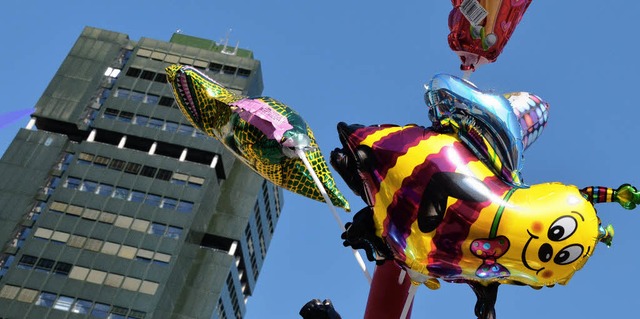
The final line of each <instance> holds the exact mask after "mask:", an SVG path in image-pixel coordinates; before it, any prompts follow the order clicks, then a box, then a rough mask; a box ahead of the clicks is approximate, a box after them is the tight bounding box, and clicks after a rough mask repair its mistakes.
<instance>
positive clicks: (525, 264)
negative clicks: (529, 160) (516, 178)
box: [497, 183, 600, 286]
mask: <svg viewBox="0 0 640 319" xmlns="http://www.w3.org/2000/svg"><path fill="white" fill-rule="evenodd" d="M509 203H510V204H511V205H508V206H507V207H506V208H505V210H504V213H503V214H502V216H501V220H500V226H498V229H497V233H498V234H501V235H503V236H505V237H507V238H510V242H511V248H510V250H509V251H507V252H506V253H505V255H504V257H503V258H504V260H505V261H506V260H508V261H509V265H507V266H506V267H507V268H508V269H509V270H510V273H511V275H510V276H509V277H508V278H506V279H508V280H513V281H517V282H521V283H525V284H528V285H531V286H544V285H552V284H555V283H560V284H566V283H567V281H568V280H569V279H570V278H571V276H573V273H574V272H575V271H576V270H578V269H580V268H582V266H584V264H585V263H586V262H587V259H588V258H589V256H590V255H591V254H592V253H593V251H594V249H595V245H596V244H597V242H598V238H599V228H600V222H599V220H598V217H597V216H596V211H595V209H594V207H593V205H592V204H591V203H590V202H589V201H587V200H586V199H585V198H584V197H583V196H582V195H581V194H580V192H579V190H578V189H577V188H576V187H573V186H567V185H563V184H559V183H550V184H539V185H533V186H531V187H530V188H527V189H518V190H517V191H514V192H513V194H512V196H511V197H510V198H509Z"/></svg>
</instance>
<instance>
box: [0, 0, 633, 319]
mask: <svg viewBox="0 0 640 319" xmlns="http://www.w3.org/2000/svg"><path fill="white" fill-rule="evenodd" d="M451 8H452V6H451V2H450V1H445V0H440V1H404V2H402V4H401V5H397V4H396V5H393V4H391V2H388V1H378V0H373V1H367V2H364V1H362V2H356V1H335V0H327V1H322V2H311V1H293V0H290V1H284V0H279V1H276V0H273V1H259V0H238V1H218V0H210V1H195V0H186V1H166V0H164V1H143V0H138V1H120V0H112V1H100V2H90V1H78V0H74V1H71V0H69V1H10V2H7V3H5V4H3V12H4V17H3V19H2V20H0V35H1V38H2V43H3V48H2V50H0V60H1V61H5V65H3V67H2V75H3V76H2V77H1V78H0V96H2V97H3V100H2V104H1V106H0V114H5V113H8V112H12V111H17V110H21V109H25V108H30V107H33V106H34V105H35V103H36V102H37V100H38V99H39V97H40V95H41V94H42V93H43V91H44V90H45V88H46V86H47V84H48V83H49V81H50V80H51V78H52V77H53V75H54V74H55V72H56V71H57V69H58V67H59V66H60V64H61V62H62V61H63V59H64V57H65V56H66V54H67V53H68V52H69V50H70V48H71V47H72V45H73V43H74V42H75V40H76V38H77V37H78V35H79V34H80V32H81V30H82V28H83V27H84V26H93V27H98V28H103V29H108V30H113V31H117V32H122V33H127V34H129V36H130V38H131V39H132V40H139V39H140V38H141V37H148V38H154V39H158V40H165V41H166V40H168V39H169V38H170V37H171V34H172V33H173V32H174V31H176V30H177V29H181V30H182V31H183V33H185V34H188V35H193V36H198V37H203V38H210V39H213V40H220V39H222V38H224V37H225V35H226V34H227V32H228V30H229V29H232V31H231V33H230V43H233V44H235V43H236V42H237V41H239V43H240V46H241V47H243V48H247V49H250V50H252V51H254V54H255V57H256V58H257V59H259V60H261V61H262V68H263V74H264V83H265V90H264V95H268V96H272V97H275V98H277V99H279V100H281V101H283V102H285V103H287V104H289V105H290V106H291V107H293V108H294V109H296V110H297V111H298V112H299V113H300V114H301V115H302V116H303V117H304V118H305V119H306V120H307V122H308V123H309V125H310V126H311V127H312V129H313V130H314V132H315V135H316V138H317V140H318V143H319V145H320V147H321V149H322V150H323V152H324V154H325V156H327V157H328V155H329V152H330V151H331V150H332V149H333V148H335V147H338V146H339V141H338V137H337V134H336V131H335V125H336V123H337V122H339V121H345V122H348V123H361V124H382V123H392V124H407V123H417V124H421V125H425V126H429V125H430V123H429V120H428V116H427V109H426V107H425V105H424V103H423V99H422V96H423V93H424V89H423V84H424V83H426V82H428V81H429V79H430V78H431V77H432V76H433V75H435V74H437V73H450V74H453V75H458V76H460V75H461V72H460V71H459V69H458V65H459V60H458V57H457V56H456V55H455V54H454V53H453V52H452V51H451V50H450V49H449V46H448V44H447V40H446V39H447V35H448V33H449V31H448V27H447V17H448V14H449V11H450V10H451ZM638 12H640V2H637V1H631V0H625V1H615V2H595V1H580V2H577V1H540V0H534V1H533V3H532V4H531V6H530V7H529V10H528V11H527V12H526V14H525V16H524V18H523V20H522V22H521V23H520V25H519V27H518V28H517V29H516V31H515V33H514V34H513V36H512V38H511V40H510V42H509V43H508V44H507V46H506V47H505V49H504V51H503V52H502V55H501V56H500V57H499V58H498V60H497V61H496V63H493V64H489V65H485V66H482V67H480V68H479V70H478V71H477V72H476V73H475V74H473V75H472V77H471V80H472V81H473V82H474V83H475V84H476V85H477V86H479V87H480V88H481V89H484V90H490V91H494V92H498V93H506V92H514V91H528V92H532V93H535V94H537V95H539V96H540V97H542V98H543V99H545V100H547V101H548V102H549V103H550V105H551V108H550V120H549V124H548V126H547V127H546V129H545V131H544V133H543V134H542V136H541V137H540V138H539V139H538V140H537V141H536V143H535V144H534V145H533V146H532V147H531V148H530V149H528V150H527V152H526V155H525V159H526V161H525V164H524V172H523V176H524V178H525V180H526V181H527V182H528V183H531V184H533V183H540V182H550V181H559V182H563V183H567V184H574V185H578V186H580V187H584V186H589V185H603V186H609V187H617V186H618V185H620V184H622V183H625V182H629V183H632V184H635V185H640V172H639V169H638V165H637V162H638V155H639V154H640V150H639V147H638V145H639V143H638V139H637V138H638V128H637V126H638V124H637V123H638V122H637V121H638V119H639V118H640V108H639V107H638V103H637V101H638V97H637V94H638V92H639V90H638V84H639V83H640V81H638V74H639V73H640V67H639V66H638V64H637V60H638V58H637V52H638V49H639V48H638V45H637V41H635V39H636V38H637V35H636V34H635V32H636V31H637V30H638V27H637V25H636V24H635V23H634V22H633V21H637V13H638ZM27 121H28V118H26V117H25V118H22V119H20V120H19V121H18V122H16V123H14V124H11V125H6V126H4V125H3V126H2V128H0V150H4V149H6V147H7V146H8V144H9V143H10V141H11V140H12V139H13V137H14V136H15V134H16V132H17V130H18V129H19V127H22V126H24V125H26V123H27ZM335 177H336V179H337V180H338V182H339V185H340V186H341V189H342V190H343V192H344V193H345V194H346V195H347V196H348V199H349V200H350V202H351V206H352V207H353V209H354V211H357V210H359V209H360V208H361V207H362V206H363V203H362V201H361V200H360V198H359V197H357V196H355V195H353V194H352V193H351V192H350V190H349V189H348V187H346V185H345V184H344V183H343V182H342V180H340V178H339V177H338V176H337V174H336V176H335ZM598 210H599V216H600V218H601V219H602V220H603V223H604V224H608V223H611V224H613V226H614V227H615V229H616V237H615V239H614V243H613V246H612V247H611V248H609V249H607V248H606V247H605V246H604V245H602V244H601V245H599V247H598V248H597V250H596V252H595V254H594V256H593V257H592V258H591V259H590V260H589V262H588V263H587V264H586V266H585V267H584V269H582V270H580V271H579V272H577V273H576V275H575V276H574V277H573V279H572V280H571V282H569V284H568V285H567V286H556V287H555V288H552V289H542V290H533V289H531V288H528V287H513V286H504V285H503V286H502V287H501V288H500V292H499V295H498V302H497V305H496V309H497V313H498V316H499V317H500V318H540V317H541V316H544V317H546V318H564V317H572V318H601V317H604V316H611V317H614V318H628V317H631V316H633V315H631V314H633V313H634V312H635V311H636V309H637V307H636V304H637V297H636V295H637V294H636V293H635V292H636V291H635V290H634V289H635V288H636V287H637V286H638V285H639V284H640V277H639V276H638V267H637V265H638V264H639V263H640V253H639V252H638V247H640V235H638V231H637V226H638V225H640V216H638V214H637V212H629V211H625V210H623V209H622V208H621V207H619V206H618V205H615V204H609V205H599V206H598ZM341 216H342V219H343V220H344V221H348V220H350V219H351V214H347V213H345V212H341ZM339 236H340V230H339V228H338V226H337V224H336V223H335V221H334V219H333V218H332V216H331V214H330V211H329V210H328V208H327V207H326V206H324V205H322V204H321V203H316V202H313V201H311V200H308V199H306V198H303V197H301V196H298V195H295V194H292V193H289V192H287V193H286V194H285V207H284V211H283V214H282V215H281V219H280V222H279V224H278V225H277V228H276V234H275V237H274V239H273V241H272V242H271V246H270V248H269V254H268V257H267V259H266V264H265V265H264V267H263V269H262V272H261V275H260V278H259V282H258V285H257V289H256V291H255V293H254V295H253V296H252V297H251V298H250V299H249V302H248V305H247V307H248V313H247V317H246V318H248V319H258V318H299V316H298V315H297V312H298V310H299V309H300V307H301V306H302V305H303V304H304V303H305V302H306V301H308V300H310V299H312V298H321V299H324V298H330V299H332V300H333V302H334V304H335V305H336V307H337V309H338V310H339V312H340V313H341V314H342V315H343V318H345V319H348V318H361V317H362V316H363V313H364V308H365V304H366V299H367V294H368V287H367V282H366V280H365V279H364V276H363V275H362V273H361V272H360V270H359V269H358V267H357V265H356V262H355V261H354V259H353V256H352V254H351V252H350V250H349V249H346V248H343V247H342V244H341V240H340V238H339ZM369 268H370V270H371V271H372V270H373V264H369ZM474 303H475V297H474V295H473V293H472V292H471V290H470V289H469V288H468V287H467V286H466V285H459V284H446V283H443V285H442V288H441V289H440V290H437V291H430V290H428V289H426V288H425V287H422V288H421V289H420V290H419V291H418V294H417V297H416V302H415V305H414V313H413V318H471V317H473V306H474Z"/></svg>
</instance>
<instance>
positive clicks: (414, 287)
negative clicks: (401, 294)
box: [400, 283, 419, 319]
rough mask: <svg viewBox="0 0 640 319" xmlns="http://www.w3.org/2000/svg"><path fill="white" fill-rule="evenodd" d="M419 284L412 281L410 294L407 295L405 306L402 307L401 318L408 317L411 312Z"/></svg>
mask: <svg viewBox="0 0 640 319" xmlns="http://www.w3.org/2000/svg"><path fill="white" fill-rule="evenodd" d="M418 287H419V285H416V284H414V283H411V287H409V294H408V295H407V300H405V301H404V308H402V313H401V314H400V319H406V318H407V314H408V313H409V308H411V303H412V302H413V298H414V297H415V296H416V291H418Z"/></svg>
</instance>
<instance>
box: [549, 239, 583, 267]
mask: <svg viewBox="0 0 640 319" xmlns="http://www.w3.org/2000/svg"><path fill="white" fill-rule="evenodd" d="M583 250H584V249H583V248H582V245H579V244H574V245H569V246H567V247H565V248H564V249H562V250H561V251H559V252H558V254H557V255H556V256H555V257H554V258H553V262H554V263H556V264H558V265H566V264H570V263H572V262H574V261H576V259H578V258H579V257H580V256H582V251H583Z"/></svg>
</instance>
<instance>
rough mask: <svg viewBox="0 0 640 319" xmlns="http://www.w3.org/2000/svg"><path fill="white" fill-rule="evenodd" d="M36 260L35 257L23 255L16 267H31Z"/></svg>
mask: <svg viewBox="0 0 640 319" xmlns="http://www.w3.org/2000/svg"><path fill="white" fill-rule="evenodd" d="M37 260H38V258H37V257H34V256H29V255H24V256H22V258H20V262H18V268H20V269H31V268H33V266H34V265H35V264H36V261H37Z"/></svg>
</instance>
